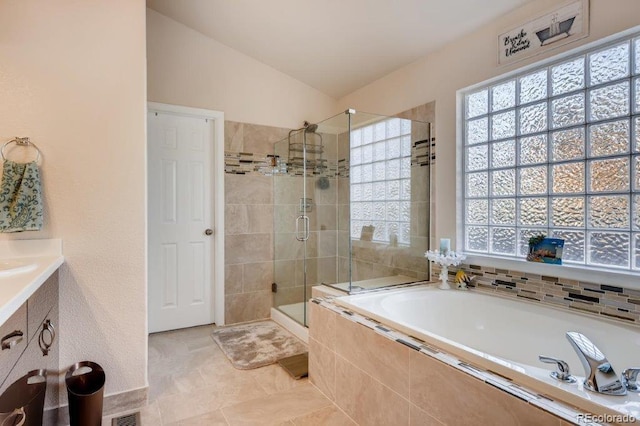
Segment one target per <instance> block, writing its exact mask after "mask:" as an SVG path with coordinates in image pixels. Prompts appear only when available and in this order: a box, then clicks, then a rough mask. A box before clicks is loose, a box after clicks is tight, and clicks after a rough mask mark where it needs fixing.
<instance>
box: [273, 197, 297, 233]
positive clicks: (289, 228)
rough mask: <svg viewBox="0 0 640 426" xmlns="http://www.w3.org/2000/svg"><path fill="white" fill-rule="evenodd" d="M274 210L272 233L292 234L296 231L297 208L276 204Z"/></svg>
mask: <svg viewBox="0 0 640 426" xmlns="http://www.w3.org/2000/svg"><path fill="white" fill-rule="evenodd" d="M273 209H274V213H273V215H274V232H277V233H280V232H284V233H292V232H295V230H296V218H297V217H298V215H299V213H298V206H297V205H294V204H276V205H274V206H273Z"/></svg>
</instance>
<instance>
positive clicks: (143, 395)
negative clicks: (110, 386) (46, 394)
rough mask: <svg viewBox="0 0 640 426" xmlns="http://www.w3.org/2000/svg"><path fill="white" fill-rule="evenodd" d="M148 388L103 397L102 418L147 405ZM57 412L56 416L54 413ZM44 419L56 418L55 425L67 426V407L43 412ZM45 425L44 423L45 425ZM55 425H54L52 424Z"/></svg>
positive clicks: (66, 405)
mask: <svg viewBox="0 0 640 426" xmlns="http://www.w3.org/2000/svg"><path fill="white" fill-rule="evenodd" d="M148 390H149V387H148V386H145V387H143V388H138V389H132V390H129V391H125V392H120V393H114V394H111V395H107V396H105V397H104V400H103V403H102V416H103V417H107V416H112V415H114V414H118V413H123V412H126V411H133V410H136V409H137V408H140V407H143V406H145V405H146V404H147V393H148ZM55 411H57V415H54V412H55ZM45 418H46V419H50V418H57V419H58V422H57V424H60V425H68V424H69V405H68V404H65V405H61V406H60V407H59V408H57V409H53V410H47V411H45ZM45 424H46V423H45ZM53 424H56V423H53Z"/></svg>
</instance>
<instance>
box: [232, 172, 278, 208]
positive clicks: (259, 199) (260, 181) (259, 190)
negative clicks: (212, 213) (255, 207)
mask: <svg viewBox="0 0 640 426" xmlns="http://www.w3.org/2000/svg"><path fill="white" fill-rule="evenodd" d="M224 197H225V203H227V204H272V203H273V181H272V179H271V177H270V176H263V175H257V174H249V175H234V174H229V173H228V174H225V176H224Z"/></svg>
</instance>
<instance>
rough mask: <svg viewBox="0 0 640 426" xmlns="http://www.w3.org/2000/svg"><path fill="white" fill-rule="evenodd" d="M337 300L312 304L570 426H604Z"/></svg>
mask: <svg viewBox="0 0 640 426" xmlns="http://www.w3.org/2000/svg"><path fill="white" fill-rule="evenodd" d="M334 298H335V297H332V296H327V297H316V298H312V299H311V302H312V303H315V304H318V305H320V306H322V307H324V308H326V309H329V310H331V311H333V312H335V313H337V314H338V315H340V316H342V317H343V318H346V319H348V320H350V321H353V322H355V323H357V324H360V325H363V326H365V327H367V328H369V329H371V330H373V331H375V332H376V333H378V334H380V335H381V336H384V337H385V338H387V339H389V340H393V341H395V342H398V343H400V344H402V345H405V346H407V347H409V348H410V349H413V350H415V351H417V352H420V353H421V354H423V355H425V356H428V357H431V358H433V359H436V360H438V361H440V362H443V363H445V364H447V365H449V366H450V367H453V368H455V369H456V370H459V371H461V372H463V373H466V374H468V375H470V376H473V377H475V378H476V379H479V380H481V381H483V382H484V383H486V384H488V385H490V386H493V387H494V388H496V389H498V390H501V391H503V392H505V393H507V394H509V395H511V396H515V397H516V398H519V399H520V400H522V401H524V402H526V403H528V404H531V405H533V406H535V407H537V408H539V409H541V410H544V411H546V412H548V413H551V414H553V415H555V416H557V417H559V418H561V419H562V420H565V421H567V422H570V423H572V424H576V425H586V426H598V425H601V424H600V423H593V422H585V421H583V420H579V419H578V414H584V412H582V411H578V410H577V409H575V408H573V407H571V406H569V405H566V404H564V403H562V402H560V401H556V400H553V399H551V398H549V397H548V396H544V395H541V394H538V393H536V392H535V391H533V390H530V389H528V388H526V387H523V386H520V385H517V384H515V383H513V382H511V381H509V380H507V379H506V378H504V377H501V376H499V375H497V374H494V373H491V372H489V371H487V370H484V369H481V368H479V367H476V366H473V365H470V364H468V363H465V362H464V361H462V360H460V359H459V358H457V357H454V356H453V355H450V354H448V353H446V352H443V351H441V350H440V349H437V348H435V347H433V346H430V345H428V344H427V343H425V342H423V341H421V340H419V339H417V338H415V337H411V336H409V335H406V334H404V333H401V332H399V331H396V330H394V329H392V328H390V327H387V326H386V325H383V324H381V323H380V322H378V321H376V320H374V319H371V318H367V317H365V316H363V315H360V314H358V313H357V312H353V311H349V310H347V309H345V308H343V307H342V306H338V305H336V304H335V303H334V302H333V299H334Z"/></svg>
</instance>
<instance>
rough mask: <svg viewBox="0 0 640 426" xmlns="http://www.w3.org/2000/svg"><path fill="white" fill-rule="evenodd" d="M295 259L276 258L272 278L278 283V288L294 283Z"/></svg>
mask: <svg viewBox="0 0 640 426" xmlns="http://www.w3.org/2000/svg"><path fill="white" fill-rule="evenodd" d="M295 271H296V261H295V260H276V261H275V262H274V271H273V278H274V280H275V282H276V283H277V284H278V288H285V287H293V286H294V285H296V280H295V278H296V277H295V273H296V272H295Z"/></svg>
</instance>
